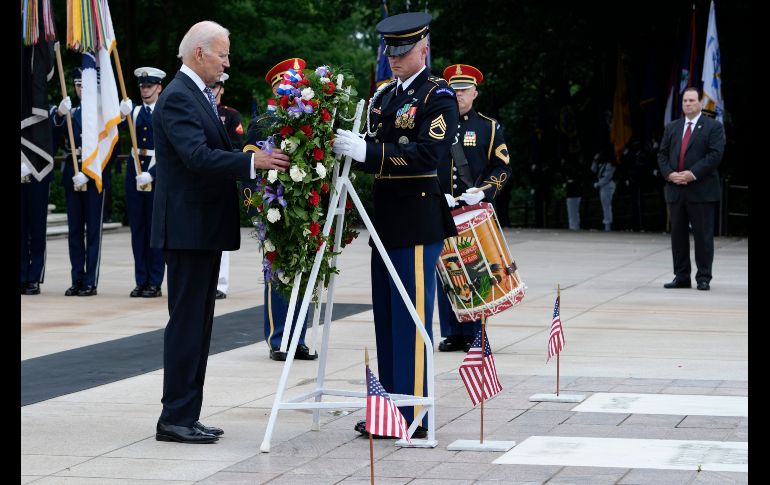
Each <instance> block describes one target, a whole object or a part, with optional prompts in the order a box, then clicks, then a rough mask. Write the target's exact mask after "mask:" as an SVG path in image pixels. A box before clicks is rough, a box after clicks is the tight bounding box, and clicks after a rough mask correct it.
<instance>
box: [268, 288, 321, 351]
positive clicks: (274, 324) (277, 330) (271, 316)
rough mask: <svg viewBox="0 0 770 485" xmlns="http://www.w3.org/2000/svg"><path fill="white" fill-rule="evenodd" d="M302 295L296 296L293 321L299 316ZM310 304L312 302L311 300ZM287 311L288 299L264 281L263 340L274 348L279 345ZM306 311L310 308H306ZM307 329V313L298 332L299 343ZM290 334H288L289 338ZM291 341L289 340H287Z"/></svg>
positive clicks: (303, 338)
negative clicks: (300, 330)
mask: <svg viewBox="0 0 770 485" xmlns="http://www.w3.org/2000/svg"><path fill="white" fill-rule="evenodd" d="M301 299H302V295H301V294H300V295H298V297H297V307H296V308H295V309H294V321H295V322H296V321H297V317H298V316H299V307H300V303H301ZM311 304H312V302H311ZM288 313H289V301H288V300H287V299H286V298H284V296H283V295H281V293H280V292H279V291H275V290H273V288H272V285H271V284H270V282H267V283H265V306H264V314H263V318H262V320H263V321H264V324H265V342H267V344H268V345H269V346H271V347H272V348H274V349H278V348H280V347H281V339H282V338H283V328H284V326H285V325H284V324H285V323H286V315H287V314H288ZM308 313H310V309H309V308H308ZM306 330H307V315H305V321H304V323H303V324H302V332H301V333H300V334H299V343H300V344H304V343H305V331H306ZM291 337H292V335H289V339H291ZM289 342H291V340H289Z"/></svg>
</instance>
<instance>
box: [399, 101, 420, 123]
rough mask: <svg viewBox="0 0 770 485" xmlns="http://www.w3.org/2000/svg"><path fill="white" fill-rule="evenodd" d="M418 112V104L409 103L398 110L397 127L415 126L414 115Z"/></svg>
mask: <svg viewBox="0 0 770 485" xmlns="http://www.w3.org/2000/svg"><path fill="white" fill-rule="evenodd" d="M416 114H417V106H412V103H407V104H405V105H404V106H402V107H401V109H399V110H398V111H397V112H396V128H404V129H407V128H408V129H412V128H414V116H415V115H416Z"/></svg>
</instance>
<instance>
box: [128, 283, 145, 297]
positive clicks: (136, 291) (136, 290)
mask: <svg viewBox="0 0 770 485" xmlns="http://www.w3.org/2000/svg"><path fill="white" fill-rule="evenodd" d="M144 288H145V287H144V285H136V288H134V289H133V290H131V293H129V294H128V296H130V297H131V298H139V297H140V296H142V292H143V291H144Z"/></svg>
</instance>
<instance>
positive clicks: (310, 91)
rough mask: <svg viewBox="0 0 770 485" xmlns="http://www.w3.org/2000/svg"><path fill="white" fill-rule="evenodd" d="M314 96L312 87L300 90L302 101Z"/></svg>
mask: <svg viewBox="0 0 770 485" xmlns="http://www.w3.org/2000/svg"><path fill="white" fill-rule="evenodd" d="M314 97H315V91H313V88H305V89H303V90H302V101H310V100H311V99H313V98H314Z"/></svg>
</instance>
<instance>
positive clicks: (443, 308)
mask: <svg viewBox="0 0 770 485" xmlns="http://www.w3.org/2000/svg"><path fill="white" fill-rule="evenodd" d="M438 319H439V323H440V324H441V336H442V337H449V336H452V335H455V336H460V335H461V336H463V337H467V336H472V337H475V336H476V333H477V332H478V331H479V330H481V320H474V321H473V322H462V323H461V322H460V321H458V320H457V317H456V316H455V312H454V311H453V310H452V305H451V304H450V303H449V297H448V296H447V294H446V292H445V291H444V289H443V288H441V287H439V288H438Z"/></svg>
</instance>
